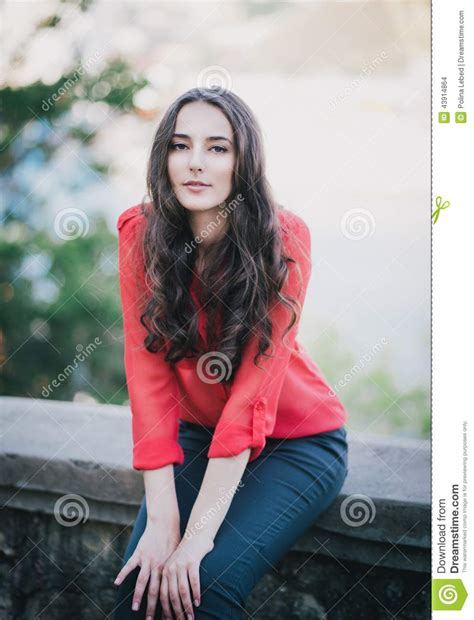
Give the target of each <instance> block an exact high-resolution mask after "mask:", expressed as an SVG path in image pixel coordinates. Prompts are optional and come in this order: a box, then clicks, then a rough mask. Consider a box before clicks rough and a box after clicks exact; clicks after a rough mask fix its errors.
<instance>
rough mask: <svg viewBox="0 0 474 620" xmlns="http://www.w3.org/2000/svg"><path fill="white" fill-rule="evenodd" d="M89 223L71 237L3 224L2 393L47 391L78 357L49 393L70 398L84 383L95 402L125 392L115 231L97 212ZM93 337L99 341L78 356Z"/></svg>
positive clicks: (0, 282)
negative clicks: (82, 233) (55, 236)
mask: <svg viewBox="0 0 474 620" xmlns="http://www.w3.org/2000/svg"><path fill="white" fill-rule="evenodd" d="M91 224H92V225H91V228H90V230H89V233H88V235H87V236H85V237H78V238H77V239H72V240H69V241H63V240H60V241H58V240H57V239H56V240H55V239H51V238H50V237H49V236H48V235H47V234H46V233H45V232H43V231H41V232H36V233H33V232H31V231H30V230H29V229H28V227H27V226H26V225H24V224H18V223H15V224H13V225H11V226H8V227H5V228H4V232H3V234H2V236H1V237H0V264H1V271H0V297H1V299H2V317H1V318H2V326H1V330H2V335H3V339H2V348H3V350H2V352H1V353H2V357H3V361H4V365H3V370H2V374H1V393H2V394H8V395H15V396H31V397H35V398H36V397H38V398H41V397H45V392H44V388H45V386H48V385H51V382H52V381H53V379H56V380H57V378H58V377H59V376H60V375H61V374H62V373H64V369H65V368H66V367H67V366H68V365H70V364H73V362H74V360H75V359H76V361H77V368H76V369H75V370H74V372H73V373H72V374H70V375H69V376H68V377H67V379H66V380H64V381H61V380H60V381H59V385H58V386H57V387H54V388H52V390H51V393H49V391H48V393H47V395H46V397H47V398H53V399H55V400H56V399H57V400H70V399H72V398H73V396H74V394H75V393H76V392H77V391H78V390H84V391H86V392H88V393H90V394H91V395H92V396H93V397H94V398H95V399H96V400H97V401H98V402H112V403H122V402H123V401H124V400H125V399H126V397H127V393H126V389H125V385H124V384H125V376H124V369H123V342H122V340H123V330H122V320H121V309H120V296H119V290H118V277H117V238H116V236H115V235H114V234H112V233H111V232H110V231H109V230H108V228H107V225H106V223H105V221H104V220H103V219H102V218H100V219H98V220H97V221H95V222H93V223H91ZM45 292H46V294H45ZM96 338H98V339H99V340H98V341H95V342H96V343H97V342H99V341H100V344H96V345H95V346H94V347H93V350H91V351H90V352H89V354H88V355H87V356H85V359H84V361H78V360H77V356H78V353H79V352H80V351H81V350H82V351H84V350H87V351H89V349H87V347H88V345H89V347H90V344H91V343H94V339H96Z"/></svg>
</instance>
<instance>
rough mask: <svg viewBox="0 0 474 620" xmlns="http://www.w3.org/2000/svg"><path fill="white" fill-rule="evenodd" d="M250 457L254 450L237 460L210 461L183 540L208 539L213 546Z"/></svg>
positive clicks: (248, 450) (212, 459)
mask: <svg viewBox="0 0 474 620" xmlns="http://www.w3.org/2000/svg"><path fill="white" fill-rule="evenodd" d="M249 457H250V448H247V449H246V450H244V451H243V452H241V453H240V454H238V455H237V456H231V457H223V458H211V459H209V462H208V465H207V468H206V473H205V474H204V478H203V481H202V483H201V488H200V490H199V495H198V496H197V498H196V501H195V502H194V506H193V509H192V511H191V514H190V516H189V519H188V523H187V525H186V531H185V533H184V536H183V540H185V541H186V540H191V538H192V537H194V536H204V537H206V538H207V539H208V540H209V541H211V542H212V543H213V542H214V538H215V537H216V534H217V532H218V530H219V528H220V526H221V524H222V522H223V520H224V518H225V516H226V514H227V511H228V510H229V506H230V503H231V501H232V498H233V496H234V493H235V492H236V491H237V487H238V486H239V483H240V480H241V478H242V474H243V473H244V470H245V467H246V466H247V463H248V460H249Z"/></svg>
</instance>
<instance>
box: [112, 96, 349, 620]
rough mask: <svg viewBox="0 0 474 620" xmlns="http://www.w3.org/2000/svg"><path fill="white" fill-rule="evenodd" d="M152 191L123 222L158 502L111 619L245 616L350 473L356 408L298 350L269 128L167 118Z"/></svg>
mask: <svg viewBox="0 0 474 620" xmlns="http://www.w3.org/2000/svg"><path fill="white" fill-rule="evenodd" d="M147 185H148V191H149V195H150V196H151V198H152V200H151V202H150V203H145V204H140V205H136V206H133V207H130V208H129V209H127V210H126V211H124V212H123V213H122V214H121V215H120V217H119V219H118V224H117V226H118V230H119V269H120V276H119V278H120V291H121V301H122V312H123V321H124V336H125V358H124V361H125V370H126V375H127V384H128V390H129V395H130V404H131V411H132V434H133V467H134V468H135V469H137V470H143V472H144V474H143V475H144V485H145V495H144V497H143V501H142V504H141V507H140V510H139V512H138V516H137V519H136V521H135V524H134V528H133V532H132V535H131V538H130V541H129V544H128V547H127V550H126V552H125V557H124V566H123V568H122V570H121V571H120V572H119V574H118V576H117V579H116V581H115V584H116V585H119V588H118V592H117V601H116V607H115V615H114V617H115V618H116V619H119V618H162V617H163V618H173V617H176V618H219V620H222V619H223V618H240V617H241V616H242V612H243V610H244V608H245V607H244V606H245V600H246V598H247V596H248V594H249V593H250V592H251V590H252V589H253V588H254V586H255V584H256V583H257V582H258V581H259V579H260V578H261V577H262V576H263V575H264V574H265V573H266V572H268V571H270V570H272V569H275V565H276V563H277V562H278V561H279V560H280V559H281V558H283V556H284V555H285V554H286V553H287V551H288V550H289V549H290V548H291V547H292V545H293V544H294V543H295V542H296V540H297V539H298V538H299V537H301V535H302V534H303V533H304V532H305V531H306V530H307V529H308V528H309V527H310V526H311V525H312V524H313V523H314V522H315V521H316V519H317V517H318V516H319V515H320V514H321V513H322V512H323V511H324V510H325V509H326V508H327V507H328V506H329V505H330V504H331V503H332V502H333V500H334V499H335V498H336V497H337V495H338V493H339V491H340V489H341V487H342V484H343V482H344V480H345V477H346V475H347V443H346V431H345V428H344V423H345V422H346V419H347V413H346V410H345V409H344V407H343V405H342V404H341V402H340V401H339V400H338V399H337V397H336V396H335V394H334V392H333V391H331V389H330V387H329V386H328V384H327V383H326V381H325V379H324V377H323V375H322V373H321V372H320V370H319V368H318V367H317V366H316V364H315V363H314V362H313V361H312V360H311V358H310V357H309V355H308V354H307V352H306V351H305V350H304V348H303V347H302V346H301V345H300V344H299V343H298V342H297V340H296V334H297V327H298V324H299V319H300V315H301V310H302V307H303V302H304V297H305V293H306V289H307V285H308V281H309V277H310V274H311V242H310V233H309V229H308V227H307V225H306V224H305V222H304V221H303V220H302V219H301V218H300V217H298V216H296V215H295V214H292V213H291V212H289V211H287V210H285V209H283V208H282V207H279V206H278V205H276V203H275V201H274V199H273V197H272V195H271V191H270V188H269V186H268V183H267V181H266V178H265V166H264V154H263V147H262V136H261V132H260V129H259V127H258V125H257V122H256V120H255V118H254V115H253V114H252V112H251V110H250V109H249V107H248V106H247V105H246V104H245V103H244V102H243V101H242V100H241V99H240V98H239V97H237V96H236V95H235V94H233V93H231V92H229V91H218V90H213V89H200V88H195V89H192V90H190V91H188V92H186V93H185V94H184V95H182V96H181V97H179V98H178V99H177V100H176V101H175V102H174V103H173V104H172V105H171V106H170V107H169V109H168V110H167V111H166V113H165V115H164V117H163V119H162V120H161V122H160V124H159V127H158V129H157V132H156V135H155V138H154V142H153V146H152V150H151V156H150V160H149V166H148V174H147ZM188 293H189V294H188ZM132 605H133V609H132ZM134 609H137V610H138V611H135V610H134Z"/></svg>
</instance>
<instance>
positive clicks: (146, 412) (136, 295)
mask: <svg viewBox="0 0 474 620" xmlns="http://www.w3.org/2000/svg"><path fill="white" fill-rule="evenodd" d="M144 221H145V219H144V216H143V215H141V214H140V210H139V207H131V208H129V209H127V210H126V211H124V212H123V213H122V214H121V215H120V217H119V218H118V221H117V229H118V231H119V233H118V256H119V259H118V263H119V285H120V298H121V304H122V317H123V330H124V365H125V374H126V379H127V387H128V393H129V397H130V407H131V412H132V439H133V468H134V469H137V470H142V469H158V468H160V467H163V466H165V465H168V464H170V463H178V464H181V463H183V461H184V453H183V450H182V448H181V446H180V444H179V442H178V428H179V388H178V385H177V381H176V376H175V374H174V371H173V369H172V368H171V367H170V366H169V364H168V363H167V362H165V360H164V351H158V352H157V353H150V352H149V351H148V350H147V349H146V348H145V345H144V339H145V337H146V336H147V335H148V332H147V331H146V329H145V327H144V326H143V325H142V324H141V322H140V314H141V313H142V312H143V310H144V302H145V301H146V295H145V290H146V289H145V272H144V263H143V255H142V252H141V246H140V243H139V239H140V234H141V233H142V231H143V223H144Z"/></svg>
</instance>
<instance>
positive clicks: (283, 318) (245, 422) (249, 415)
mask: <svg viewBox="0 0 474 620" xmlns="http://www.w3.org/2000/svg"><path fill="white" fill-rule="evenodd" d="M291 220H292V221H291V225H290V226H289V232H284V234H283V249H284V251H285V252H286V254H287V255H289V256H290V257H291V258H293V259H294V260H295V261H296V263H297V264H298V265H299V268H300V270H301V278H300V277H299V274H298V270H297V264H295V263H292V262H288V263H287V265H288V271H289V274H288V278H287V280H286V282H285V284H284V286H283V288H282V291H281V293H282V294H283V295H284V296H290V297H292V298H293V299H297V300H298V301H299V302H300V304H301V309H302V308H303V303H304V299H305V296H306V290H307V287H308V282H309V278H310V275H311V234H310V231H309V229H308V227H307V225H306V223H305V222H304V221H303V220H302V219H301V218H299V217H298V216H296V215H294V214H292V216H291ZM269 317H270V318H271V321H272V324H273V330H272V342H273V345H274V350H273V351H272V349H271V347H270V349H269V351H267V353H270V354H271V355H272V357H271V358H268V357H266V356H261V357H260V358H259V359H258V360H257V362H258V364H259V366H261V367H263V369H261V368H259V367H257V366H256V365H255V364H254V362H253V358H254V356H255V355H256V353H257V351H258V336H257V335H253V336H251V338H250V339H249V341H248V342H247V344H246V345H245V348H244V352H243V354H242V361H241V365H240V366H239V368H238V369H237V372H236V375H235V378H234V381H233V383H232V384H231V389H230V394H229V398H228V400H227V402H226V404H225V405H224V408H223V410H222V413H221V416H220V418H219V421H218V423H217V425H216V427H215V429H214V435H213V438H212V441H211V445H210V447H209V450H208V453H207V455H208V457H209V458H213V457H228V456H235V455H237V454H240V453H241V452H242V451H243V450H245V449H246V448H251V452H250V457H249V463H250V462H252V461H254V460H255V459H256V458H257V457H258V456H259V455H260V453H261V452H262V450H263V448H264V447H265V443H266V436H267V435H269V434H270V433H271V432H272V430H273V428H274V426H275V419H276V413H277V408H278V401H279V397H280V393H281V389H282V385H283V381H284V378H285V374H286V370H287V368H288V365H289V363H290V357H291V353H292V351H293V350H294V342H295V338H296V335H297V332H298V326H299V318H298V319H297V321H296V322H295V324H294V325H293V326H292V328H291V330H290V331H289V332H288V333H287V334H286V336H285V343H286V344H284V343H282V334H283V332H284V331H285V329H286V328H287V327H288V324H289V321H290V318H291V313H290V311H289V309H288V308H287V307H286V306H284V304H282V303H281V302H280V301H279V300H278V299H277V300H276V301H274V302H273V303H272V306H271V308H270V311H269Z"/></svg>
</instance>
